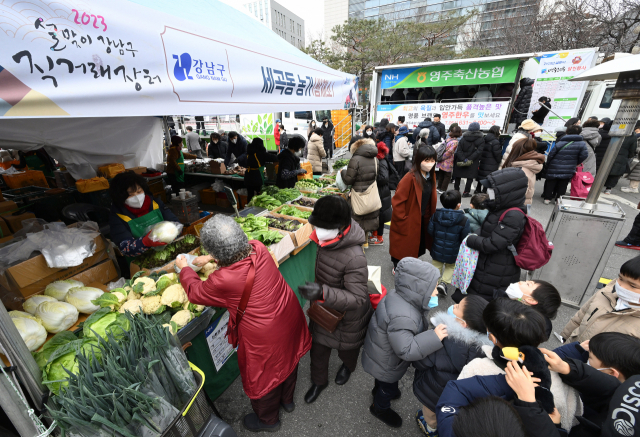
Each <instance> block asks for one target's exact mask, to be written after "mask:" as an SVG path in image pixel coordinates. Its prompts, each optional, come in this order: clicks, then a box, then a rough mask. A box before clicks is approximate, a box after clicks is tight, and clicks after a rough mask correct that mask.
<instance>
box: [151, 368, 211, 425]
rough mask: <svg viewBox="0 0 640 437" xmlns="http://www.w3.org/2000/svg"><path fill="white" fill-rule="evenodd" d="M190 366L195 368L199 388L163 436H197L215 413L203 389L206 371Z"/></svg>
mask: <svg viewBox="0 0 640 437" xmlns="http://www.w3.org/2000/svg"><path fill="white" fill-rule="evenodd" d="M189 366H190V367H191V370H193V376H195V378H196V385H197V386H198V390H197V391H196V394H195V395H194V396H193V398H192V399H191V401H190V402H189V403H188V404H187V405H186V406H185V407H184V408H183V409H182V411H180V414H178V417H176V418H175V419H174V421H173V422H171V425H169V427H168V428H167V429H166V430H165V431H164V432H163V433H162V437H197V436H198V435H199V433H200V431H201V430H202V429H203V428H204V427H205V426H206V425H207V424H208V423H209V420H210V418H211V416H212V415H213V408H211V405H209V402H208V400H207V395H206V394H205V392H204V390H202V388H203V387H204V373H203V372H202V370H200V369H198V368H197V367H196V366H194V365H193V364H191V363H189Z"/></svg>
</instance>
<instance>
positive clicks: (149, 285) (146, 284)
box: [133, 276, 156, 294]
mask: <svg viewBox="0 0 640 437" xmlns="http://www.w3.org/2000/svg"><path fill="white" fill-rule="evenodd" d="M138 284H142V287H140V286H137V285H138ZM136 286H137V287H136ZM140 288H141V289H140ZM133 291H134V292H136V293H137V292H142V294H147V293H149V292H152V291H156V281H154V280H153V279H151V278H147V277H146V276H143V277H141V278H138V279H136V280H135V281H134V283H133Z"/></svg>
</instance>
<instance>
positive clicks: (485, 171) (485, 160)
mask: <svg viewBox="0 0 640 437" xmlns="http://www.w3.org/2000/svg"><path fill="white" fill-rule="evenodd" d="M501 160H502V144H500V127H499V126H491V128H490V129H489V133H487V134H486V135H485V136H484V148H483V149H482V156H480V168H479V169H478V185H476V194H477V193H480V192H483V193H486V192H487V189H486V188H485V187H482V186H481V185H480V180H481V179H484V178H486V177H487V176H489V175H490V174H491V173H493V172H494V171H496V170H498V168H499V167H500V161H501Z"/></svg>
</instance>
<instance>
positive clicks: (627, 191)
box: [620, 187, 639, 194]
mask: <svg viewBox="0 0 640 437" xmlns="http://www.w3.org/2000/svg"><path fill="white" fill-rule="evenodd" d="M620 190H621V191H622V192H623V193H635V194H638V192H639V191H638V189H637V188H630V187H622V188H620Z"/></svg>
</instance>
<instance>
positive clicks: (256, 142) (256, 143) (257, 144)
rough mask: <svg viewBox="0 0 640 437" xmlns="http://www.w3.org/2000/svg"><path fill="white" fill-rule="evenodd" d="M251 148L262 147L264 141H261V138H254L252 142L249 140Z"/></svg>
mask: <svg viewBox="0 0 640 437" xmlns="http://www.w3.org/2000/svg"><path fill="white" fill-rule="evenodd" d="M251 146H253V147H264V141H262V138H258V137H255V138H254V139H253V140H251Z"/></svg>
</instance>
